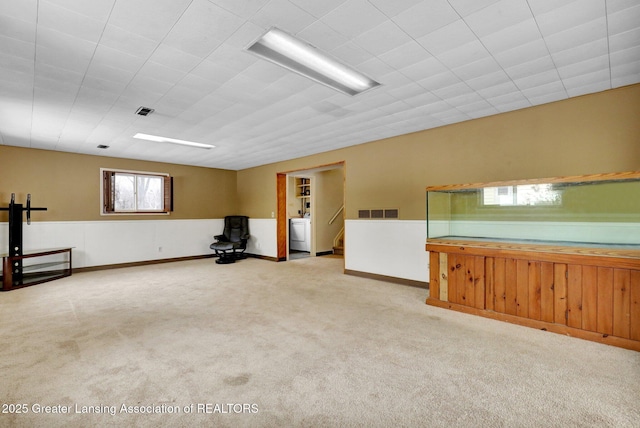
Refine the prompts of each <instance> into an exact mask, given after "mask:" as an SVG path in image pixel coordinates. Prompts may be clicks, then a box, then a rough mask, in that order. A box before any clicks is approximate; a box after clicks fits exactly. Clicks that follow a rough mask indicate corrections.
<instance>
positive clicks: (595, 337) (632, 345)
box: [426, 297, 640, 352]
mask: <svg viewBox="0 0 640 428" xmlns="http://www.w3.org/2000/svg"><path fill="white" fill-rule="evenodd" d="M426 303H427V305H430V306H437V307H439V308H444V309H452V310H454V311H457V312H463V313H466V314H470V315H479V316H481V317H484V318H490V319H494V320H498V321H506V322H509V323H511V324H517V325H521V326H525V327H531V328H537V329H539V330H545V331H550V332H553V333H559V334H565V335H567V336H571V337H576V338H579V339H585V340H590V341H592V342H598V343H603V344H605V345H611V346H617V347H619V348H625V349H630V350H632V351H638V352H640V342H638V341H635V340H631V339H624V338H621V337H616V336H610V335H607V334H601V333H596V332H592V331H586V330H580V329H577V328H573V327H568V326H566V325H561V324H555V323H550V322H545V321H538V320H533V319H529V318H521V317H518V316H516V315H509V314H503V313H499V312H493V311H489V310H483V309H477V308H472V307H469V306H464V305H460V304H457V303H451V302H443V301H440V300H437V299H433V298H431V297H429V298H428V299H427V301H426Z"/></svg>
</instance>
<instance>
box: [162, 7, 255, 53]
mask: <svg viewBox="0 0 640 428" xmlns="http://www.w3.org/2000/svg"><path fill="white" fill-rule="evenodd" d="M242 23H243V20H242V19H241V18H239V17H237V16H236V15H233V14H232V13H230V12H227V11H226V10H224V9H222V8H220V7H218V6H216V5H214V4H212V3H210V2H209V1H207V0H194V1H193V2H192V3H191V4H190V5H189V7H188V8H187V10H185V11H184V13H183V14H182V15H181V16H180V19H179V20H178V21H177V22H176V23H175V25H174V26H173V27H172V28H171V31H170V32H169V33H168V34H167V35H166V37H165V38H164V40H163V41H162V42H163V43H164V44H167V45H169V46H172V47H174V48H176V49H179V50H181V51H184V52H187V53H190V54H192V55H195V56H196V57H198V58H204V57H206V56H207V55H209V54H210V53H211V52H213V51H214V50H215V49H216V48H217V47H218V46H220V44H221V43H222V42H224V41H225V40H226V39H227V38H228V37H229V36H231V34H233V33H234V32H235V31H236V30H238V28H240V26H241V25H242Z"/></svg>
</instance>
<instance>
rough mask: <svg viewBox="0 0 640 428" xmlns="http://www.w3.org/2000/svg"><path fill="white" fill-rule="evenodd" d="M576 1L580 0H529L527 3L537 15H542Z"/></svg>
mask: <svg viewBox="0 0 640 428" xmlns="http://www.w3.org/2000/svg"><path fill="white" fill-rule="evenodd" d="M576 1H579V0H527V3H529V6H530V7H531V10H532V11H533V13H534V14H535V15H542V14H544V13H547V12H550V11H552V10H556V9H558V8H561V7H564V6H566V5H568V4H571V3H574V2H576Z"/></svg>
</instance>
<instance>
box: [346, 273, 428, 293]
mask: <svg viewBox="0 0 640 428" xmlns="http://www.w3.org/2000/svg"><path fill="white" fill-rule="evenodd" d="M344 274H345V275H351V276H358V277H360V278H367V279H374V280H376V281H385V282H392V283H394V284H401V285H408V286H409V287H417V288H424V289H426V290H428V289H429V283H428V282H423V281H415V280H413V279H404V278H398V277H395V276H386V275H378V274H375V273H369V272H361V271H358V270H351V269H345V270H344Z"/></svg>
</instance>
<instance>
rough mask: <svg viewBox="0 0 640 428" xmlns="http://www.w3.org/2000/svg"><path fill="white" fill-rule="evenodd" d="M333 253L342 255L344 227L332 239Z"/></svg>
mask: <svg viewBox="0 0 640 428" xmlns="http://www.w3.org/2000/svg"><path fill="white" fill-rule="evenodd" d="M333 254H336V255H340V256H343V255H344V227H343V228H342V230H340V232H339V233H338V235H337V236H336V237H335V239H334V240H333Z"/></svg>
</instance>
